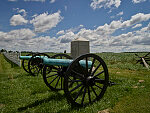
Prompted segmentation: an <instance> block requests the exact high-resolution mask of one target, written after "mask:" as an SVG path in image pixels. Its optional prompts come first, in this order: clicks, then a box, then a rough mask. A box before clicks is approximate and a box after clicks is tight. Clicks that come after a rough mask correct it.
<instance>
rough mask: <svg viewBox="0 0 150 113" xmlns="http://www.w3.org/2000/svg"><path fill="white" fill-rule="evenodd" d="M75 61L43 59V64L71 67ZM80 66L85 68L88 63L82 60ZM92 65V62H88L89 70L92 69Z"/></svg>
mask: <svg viewBox="0 0 150 113" xmlns="http://www.w3.org/2000/svg"><path fill="white" fill-rule="evenodd" d="M72 61H73V60H70V59H52V58H44V59H43V64H44V65H49V66H50V65H54V66H66V67H67V66H69V64H71V63H72ZM79 63H80V65H81V66H83V67H86V61H85V60H81V61H80V62H79ZM91 65H92V61H88V68H90V67H91Z"/></svg>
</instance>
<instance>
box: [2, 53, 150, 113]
mask: <svg viewBox="0 0 150 113" xmlns="http://www.w3.org/2000/svg"><path fill="white" fill-rule="evenodd" d="M138 54H139V55H140V56H144V53H138ZM98 55H99V56H101V57H102V58H103V59H104V61H105V62H106V64H107V66H108V70H109V75H110V80H111V81H113V82H116V83H118V84H119V85H115V86H112V87H108V88H107V91H106V93H105V94H104V97H103V98H102V99H101V100H100V101H98V102H95V103H93V104H92V105H89V106H86V107H84V108H72V107H71V106H70V105H69V104H68V103H67V100H66V98H65V96H64V92H63V91H59V92H57V93H56V92H53V91H51V90H50V89H49V88H48V87H47V86H46V85H45V83H44V81H43V79H42V76H38V77H37V76H36V77H33V76H30V75H29V74H27V73H26V72H25V71H24V70H23V69H22V68H19V67H15V68H11V65H10V64H9V63H7V62H6V61H5V59H4V58H3V56H2V55H1V54H0V112H1V113H16V112H18V113H41V112H45V113H83V112H85V113H97V112H98V111H101V110H104V109H109V111H110V112H113V113H149V112H150V71H148V70H147V69H146V68H145V67H143V66H141V65H140V64H136V56H135V55H134V54H133V53H98ZM139 80H144V82H141V83H140V82H139Z"/></svg>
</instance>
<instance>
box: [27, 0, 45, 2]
mask: <svg viewBox="0 0 150 113" xmlns="http://www.w3.org/2000/svg"><path fill="white" fill-rule="evenodd" d="M24 1H25V2H30V1H32V2H45V0H24Z"/></svg>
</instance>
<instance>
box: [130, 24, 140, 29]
mask: <svg viewBox="0 0 150 113" xmlns="http://www.w3.org/2000/svg"><path fill="white" fill-rule="evenodd" d="M141 26H142V24H136V25H135V26H133V27H132V29H135V28H138V27H141Z"/></svg>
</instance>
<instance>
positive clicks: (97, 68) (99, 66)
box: [91, 63, 101, 76]
mask: <svg viewBox="0 0 150 113" xmlns="http://www.w3.org/2000/svg"><path fill="white" fill-rule="evenodd" d="M100 66H101V63H100V64H99V65H98V66H97V67H96V69H95V70H94V71H93V73H92V75H91V76H93V75H94V73H95V72H96V71H97V70H98V68H99V67H100Z"/></svg>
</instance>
